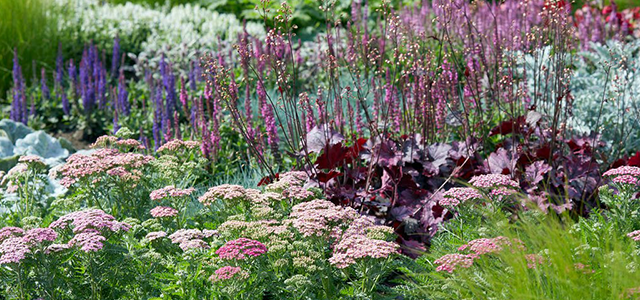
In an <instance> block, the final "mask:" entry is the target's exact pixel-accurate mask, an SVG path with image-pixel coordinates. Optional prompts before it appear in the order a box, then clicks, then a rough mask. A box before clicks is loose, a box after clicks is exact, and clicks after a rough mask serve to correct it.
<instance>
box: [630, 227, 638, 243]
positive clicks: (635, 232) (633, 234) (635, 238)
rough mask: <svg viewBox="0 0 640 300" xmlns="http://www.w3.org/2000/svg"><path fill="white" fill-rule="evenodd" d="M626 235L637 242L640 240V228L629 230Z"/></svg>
mask: <svg viewBox="0 0 640 300" xmlns="http://www.w3.org/2000/svg"><path fill="white" fill-rule="evenodd" d="M627 236H628V237H630V238H631V239H632V240H634V241H636V242H638V241H640V230H636V231H632V232H629V233H627Z"/></svg>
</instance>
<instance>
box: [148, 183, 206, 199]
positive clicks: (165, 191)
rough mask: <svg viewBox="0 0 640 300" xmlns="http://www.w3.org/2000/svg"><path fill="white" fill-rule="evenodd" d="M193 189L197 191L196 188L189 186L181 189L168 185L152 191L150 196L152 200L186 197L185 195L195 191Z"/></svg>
mask: <svg viewBox="0 0 640 300" xmlns="http://www.w3.org/2000/svg"><path fill="white" fill-rule="evenodd" d="M193 191H195V189H194V188H188V189H179V188H176V187H175V186H173V185H169V186H166V187H163V188H161V189H157V190H155V191H152V192H151V193H150V194H149V198H151V200H162V199H165V198H167V197H176V198H178V197H185V196H189V195H191V194H192V193H193Z"/></svg>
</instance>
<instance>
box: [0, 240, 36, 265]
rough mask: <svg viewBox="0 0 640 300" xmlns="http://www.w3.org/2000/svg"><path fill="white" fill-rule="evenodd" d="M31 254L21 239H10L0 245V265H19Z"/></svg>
mask: <svg viewBox="0 0 640 300" xmlns="http://www.w3.org/2000/svg"><path fill="white" fill-rule="evenodd" d="M29 253H31V250H30V249H29V246H28V245H27V243H25V241H24V239H23V238H20V237H10V238H8V239H5V240H4V241H2V243H0V254H2V256H0V265H2V264H10V263H19V262H21V261H22V260H23V259H25V258H26V257H27V254H29Z"/></svg>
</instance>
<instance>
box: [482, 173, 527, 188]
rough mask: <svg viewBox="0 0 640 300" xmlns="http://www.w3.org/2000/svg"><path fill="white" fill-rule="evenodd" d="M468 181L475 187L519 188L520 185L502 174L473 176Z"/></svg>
mask: <svg viewBox="0 0 640 300" xmlns="http://www.w3.org/2000/svg"><path fill="white" fill-rule="evenodd" d="M469 183H471V184H473V186H475V187H477V188H496V187H501V186H502V187H512V188H519V187H520V185H519V184H518V183H517V182H515V181H514V180H511V178H509V176H507V175H502V174H486V175H478V176H473V178H471V180H469Z"/></svg>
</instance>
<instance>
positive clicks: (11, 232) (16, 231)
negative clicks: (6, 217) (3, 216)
mask: <svg viewBox="0 0 640 300" xmlns="http://www.w3.org/2000/svg"><path fill="white" fill-rule="evenodd" d="M22 234H24V230H23V229H22V228H19V227H3V228H2V229H0V242H2V241H4V240H5V239H7V238H10V237H17V236H22Z"/></svg>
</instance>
